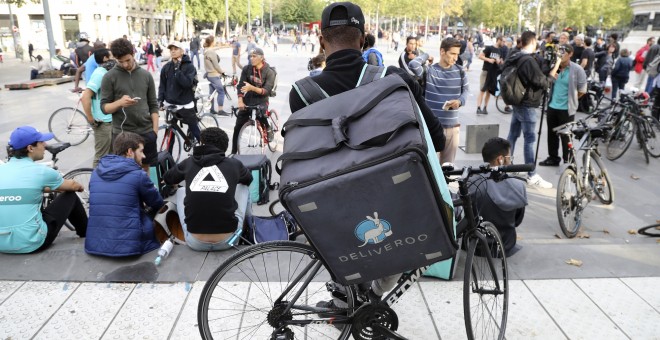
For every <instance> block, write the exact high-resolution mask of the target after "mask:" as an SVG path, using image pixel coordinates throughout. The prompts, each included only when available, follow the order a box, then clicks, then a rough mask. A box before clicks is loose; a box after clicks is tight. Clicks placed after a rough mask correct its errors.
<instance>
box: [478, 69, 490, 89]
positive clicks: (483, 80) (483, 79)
mask: <svg viewBox="0 0 660 340" xmlns="http://www.w3.org/2000/svg"><path fill="white" fill-rule="evenodd" d="M487 77H488V71H481V75H480V76H479V89H481V92H486V91H484V90H483V88H484V85H486V78H487Z"/></svg>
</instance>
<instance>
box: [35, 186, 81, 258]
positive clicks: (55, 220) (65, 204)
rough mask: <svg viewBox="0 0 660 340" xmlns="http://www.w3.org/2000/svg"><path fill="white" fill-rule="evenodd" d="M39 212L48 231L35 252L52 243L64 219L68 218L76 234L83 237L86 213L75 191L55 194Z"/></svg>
mask: <svg viewBox="0 0 660 340" xmlns="http://www.w3.org/2000/svg"><path fill="white" fill-rule="evenodd" d="M41 214H42V215H43V218H44V222H46V225H47V226H48V233H47V234H46V240H45V241H44V244H42V245H41V247H39V249H37V250H35V252H37V251H41V250H44V249H46V248H48V247H49V246H50V245H51V244H53V241H55V237H57V234H59V233H60V230H61V229H62V226H63V225H64V222H66V220H69V222H70V223H71V224H72V225H73V226H74V227H75V228H76V234H77V235H78V236H80V237H85V235H86V234H87V213H86V212H85V208H84V207H83V205H82V203H81V202H80V198H79V197H78V195H77V194H76V193H75V192H70V191H69V192H64V193H59V194H57V197H55V199H54V200H53V201H52V202H51V203H50V204H49V205H48V206H47V207H46V208H45V209H43V210H42V211H41Z"/></svg>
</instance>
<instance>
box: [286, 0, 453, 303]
mask: <svg viewBox="0 0 660 340" xmlns="http://www.w3.org/2000/svg"><path fill="white" fill-rule="evenodd" d="M364 41H365V35H364V15H363V13H362V10H361V8H360V7H359V6H357V5H355V4H353V3H350V2H337V3H333V4H330V5H328V6H327V7H326V8H325V9H324V10H323V14H322V16H321V35H320V36H319V43H320V46H321V50H322V51H324V52H325V55H326V56H327V59H326V67H325V69H324V70H323V72H322V73H320V74H319V75H317V76H314V77H311V78H306V79H303V80H305V81H307V80H309V79H311V81H312V82H313V83H315V85H314V86H318V87H320V89H321V90H322V93H323V95H324V96H326V97H331V96H335V95H339V94H341V93H343V92H346V91H349V90H352V89H355V88H356V84H363V82H361V81H362V77H363V76H364V75H365V72H364V70H366V69H365V64H366V63H365V61H364V59H363V58H362V52H361V48H362V46H363V45H364ZM392 74H397V75H398V76H400V77H401V78H402V79H403V80H404V81H405V83H406V84H407V86H408V88H409V89H410V92H411V93H412V95H413V96H414V99H415V102H416V103H417V105H418V106H419V108H420V109H421V113H422V116H423V118H424V121H425V123H426V126H427V127H428V131H429V132H430V136H431V140H432V143H433V146H434V147H435V150H437V151H441V150H443V149H444V146H445V136H444V132H443V129H442V125H441V124H440V122H439V121H438V118H436V117H435V116H434V115H433V113H432V111H431V110H430V109H429V107H428V106H427V105H426V103H425V100H424V97H423V94H424V93H423V90H422V88H421V86H420V85H419V84H418V83H417V82H416V81H415V80H414V79H413V78H412V77H411V76H410V75H408V74H407V73H406V71H404V70H402V69H400V68H397V67H394V66H390V67H388V68H387V69H386V70H385V76H387V75H392ZM303 80H301V81H303ZM299 82H300V81H299ZM299 82H297V83H296V84H297V85H294V88H293V89H292V90H291V92H290V93H289V105H290V108H291V112H294V113H295V112H296V111H298V110H300V109H303V108H305V107H306V106H307V105H310V100H309V98H307V99H303V98H302V97H303V96H304V95H303V94H302V93H307V92H306V91H307V89H303V88H301V86H298V85H300V84H299ZM319 93H321V92H319ZM317 98H319V99H324V97H317ZM357 100H359V99H357ZM285 141H286V137H285ZM285 153H286V150H285ZM283 158H284V157H283ZM283 158H281V159H283ZM283 168H284V165H283ZM283 172H284V170H283ZM374 218H375V219H376V220H378V215H376V216H374ZM374 218H372V219H371V220H373V219H374ZM365 244H366V241H365ZM399 277H400V274H397V275H391V276H387V277H385V278H381V279H377V280H374V281H373V282H371V287H370V288H368V291H367V294H368V296H369V297H370V299H371V300H379V299H380V297H381V296H382V295H383V294H384V293H385V292H387V291H389V290H391V289H392V288H393V287H394V286H395V284H396V282H397V280H398V278H399ZM361 286H362V287H363V288H364V289H365V290H366V289H367V288H366V287H368V282H366V283H362V284H361ZM336 293H339V294H336ZM332 295H333V297H334V299H333V300H331V301H322V302H319V303H318V304H317V306H319V307H322V308H329V309H332V308H344V307H346V302H345V298H344V299H342V296H341V292H333V293H332Z"/></svg>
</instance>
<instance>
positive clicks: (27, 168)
mask: <svg viewBox="0 0 660 340" xmlns="http://www.w3.org/2000/svg"><path fill="white" fill-rule="evenodd" d="M52 138H53V134H52V133H40V132H39V131H37V129H35V128H33V127H31V126H21V127H19V128H17V129H16V130H14V132H12V133H11V136H10V137H9V146H10V147H11V150H10V156H11V158H10V159H9V162H8V163H6V164H2V165H0V253H19V254H25V253H32V252H35V251H39V250H43V249H46V248H48V246H50V245H51V244H52V243H53V241H54V240H55V237H56V236H57V234H59V232H60V229H62V226H63V225H64V222H65V221H66V220H69V222H70V223H71V224H72V225H73V226H74V227H75V228H76V234H78V236H80V237H85V232H86V228H87V214H86V213H85V208H84V207H83V205H82V204H81V202H80V198H78V195H76V193H75V192H76V191H78V192H81V191H83V190H84V188H83V186H82V185H81V184H80V183H78V182H76V181H74V180H70V179H63V178H62V175H61V174H60V173H59V172H57V170H54V169H53V168H50V167H47V166H45V165H43V164H38V163H35V162H36V161H39V160H42V159H43V158H44V152H46V141H48V140H51V139H52ZM49 191H57V192H60V194H58V195H57V197H56V198H55V199H54V200H53V201H52V202H51V203H50V204H48V206H47V207H46V208H43V207H42V205H41V203H42V200H43V193H44V192H49Z"/></svg>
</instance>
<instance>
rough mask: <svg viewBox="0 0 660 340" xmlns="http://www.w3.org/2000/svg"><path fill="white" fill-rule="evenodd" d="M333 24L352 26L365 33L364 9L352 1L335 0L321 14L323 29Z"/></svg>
mask: <svg viewBox="0 0 660 340" xmlns="http://www.w3.org/2000/svg"><path fill="white" fill-rule="evenodd" d="M333 26H352V27H356V28H357V29H359V30H360V32H362V33H364V14H362V9H361V8H360V6H358V5H356V4H354V3H352V2H335V3H333V4H330V5H328V7H326V8H325V9H323V14H321V29H322V30H324V29H326V28H328V27H333Z"/></svg>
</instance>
